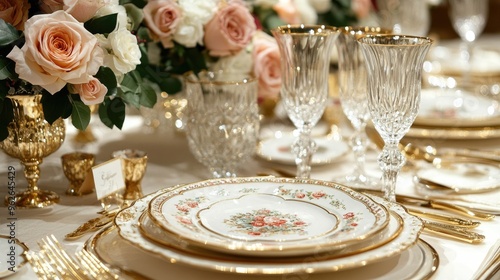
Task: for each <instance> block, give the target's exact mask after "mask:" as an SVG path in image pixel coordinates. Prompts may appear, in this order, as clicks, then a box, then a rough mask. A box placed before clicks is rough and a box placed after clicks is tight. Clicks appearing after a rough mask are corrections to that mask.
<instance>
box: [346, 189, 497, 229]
mask: <svg viewBox="0 0 500 280" xmlns="http://www.w3.org/2000/svg"><path fill="white" fill-rule="evenodd" d="M353 189H354V190H357V191H360V192H365V193H371V194H374V195H378V196H380V195H382V192H381V191H379V190H371V189H361V188H353ZM396 201H397V202H399V203H401V204H406V205H415V206H419V207H425V208H432V209H439V210H445V211H449V212H453V213H456V214H460V215H462V216H466V217H469V218H474V219H478V220H483V221H491V220H493V219H494V218H495V215H492V214H488V213H483V212H480V211H475V210H473V209H471V208H469V207H465V206H459V205H454V204H451V203H450V202H445V201H441V200H433V199H425V198H419V197H413V196H408V195H400V194H397V195H396Z"/></svg>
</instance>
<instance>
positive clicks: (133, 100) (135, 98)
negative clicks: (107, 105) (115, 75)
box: [123, 91, 141, 109]
mask: <svg viewBox="0 0 500 280" xmlns="http://www.w3.org/2000/svg"><path fill="white" fill-rule="evenodd" d="M123 99H124V101H125V102H126V103H127V104H129V105H132V106H134V107H135V108H137V109H139V107H140V106H141V103H140V100H141V99H140V96H139V94H137V93H135V92H130V91H127V92H124V94H123Z"/></svg>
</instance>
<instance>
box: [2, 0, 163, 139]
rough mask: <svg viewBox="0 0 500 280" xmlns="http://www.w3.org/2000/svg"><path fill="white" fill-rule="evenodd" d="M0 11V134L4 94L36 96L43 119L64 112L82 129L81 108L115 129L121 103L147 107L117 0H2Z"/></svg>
mask: <svg viewBox="0 0 500 280" xmlns="http://www.w3.org/2000/svg"><path fill="white" fill-rule="evenodd" d="M1 4H2V5H0V7H1V9H2V10H1V11H0V80H1V81H2V82H0V110H1V111H0V120H1V121H0V140H3V139H5V138H6V137H7V136H8V130H7V125H8V124H9V122H10V121H11V120H12V118H13V114H12V108H11V106H12V105H11V103H10V102H8V101H7V98H6V97H7V95H16V94H32V93H33V92H35V93H36V92H38V93H41V94H42V98H41V102H42V105H43V111H44V115H45V119H46V120H47V121H48V122H49V123H52V122H54V121H55V120H57V119H59V118H60V117H62V118H68V117H69V116H71V119H72V123H73V125H74V126H75V127H76V128H78V129H81V130H84V129H85V128H86V127H87V125H88V124H89V121H90V108H89V106H91V105H95V104H99V116H100V119H101V121H102V122H103V123H104V124H105V125H107V126H108V127H110V128H112V127H113V126H117V127H118V128H121V127H122V125H123V122H124V120H125V107H126V105H133V106H135V107H140V106H148V107H151V106H153V105H154V103H155V102H156V94H155V92H154V91H153V90H150V88H148V87H147V86H145V85H143V83H142V78H141V75H139V74H138V73H137V70H136V67H137V65H139V64H140V62H141V60H140V59H141V52H140V49H139V45H138V42H137V38H136V36H135V35H134V34H132V33H131V32H130V30H129V29H128V28H129V27H130V26H129V24H128V16H127V12H126V10H125V7H123V6H121V5H119V3H118V0H103V1H91V0H64V1H63V0H39V1H28V0H2V3H1Z"/></svg>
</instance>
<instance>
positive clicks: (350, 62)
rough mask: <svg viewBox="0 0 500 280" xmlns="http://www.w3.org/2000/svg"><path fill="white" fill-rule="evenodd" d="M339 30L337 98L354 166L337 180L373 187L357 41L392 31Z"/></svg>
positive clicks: (362, 64) (361, 59) (362, 61)
mask: <svg viewBox="0 0 500 280" xmlns="http://www.w3.org/2000/svg"><path fill="white" fill-rule="evenodd" d="M340 30H341V34H340V35H339V37H338V39H337V41H336V47H337V52H338V65H339V70H338V84H339V97H340V102H341V105H342V110H343V111H344V114H345V115H346V116H347V118H348V119H349V121H350V122H351V124H352V126H353V127H354V133H353V134H352V136H351V137H350V141H349V144H350V146H351V149H352V152H353V154H354V157H355V160H356V164H355V168H354V170H353V172H352V173H351V174H349V175H347V176H346V177H345V178H340V179H339V180H340V183H344V184H346V185H353V186H363V187H376V186H377V181H378V179H374V178H370V176H368V175H367V174H366V172H365V154H366V149H367V146H368V143H369V140H368V137H367V136H366V133H365V127H366V124H367V122H368V120H369V119H370V112H369V110H368V100H367V96H368V87H367V84H366V81H367V72H366V67H365V59H364V57H363V53H362V52H361V49H360V47H359V44H358V42H357V39H358V38H360V37H362V36H365V35H369V34H372V35H375V34H389V33H390V32H391V31H390V30H389V29H383V28H380V27H351V26H345V27H342V28H340Z"/></svg>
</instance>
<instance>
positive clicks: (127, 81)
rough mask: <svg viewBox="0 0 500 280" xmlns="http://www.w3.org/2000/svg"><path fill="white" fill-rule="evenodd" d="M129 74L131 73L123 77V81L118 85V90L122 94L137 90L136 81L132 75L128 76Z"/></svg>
mask: <svg viewBox="0 0 500 280" xmlns="http://www.w3.org/2000/svg"><path fill="white" fill-rule="evenodd" d="M134 71H135V70H134ZM130 73H131V72H129V73H127V74H126V75H124V76H123V80H122V82H121V84H120V88H121V89H122V90H123V91H124V92H136V91H137V88H138V84H137V81H136V80H135V79H134V76H133V75H130Z"/></svg>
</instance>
